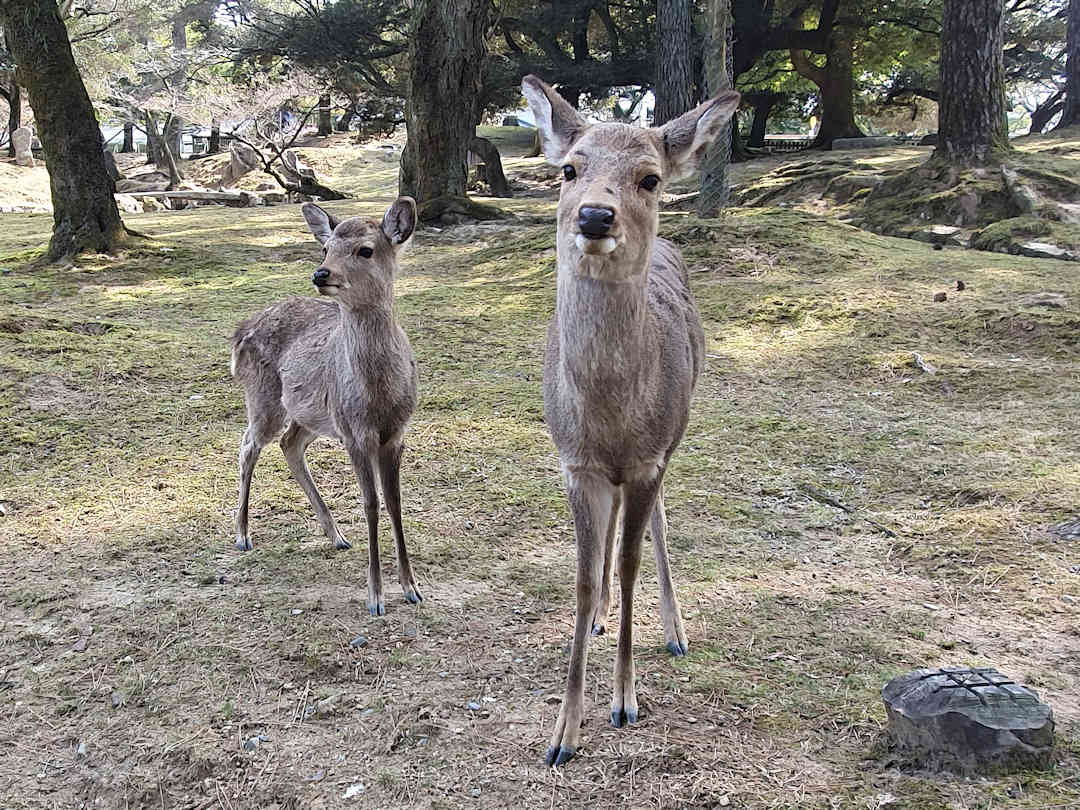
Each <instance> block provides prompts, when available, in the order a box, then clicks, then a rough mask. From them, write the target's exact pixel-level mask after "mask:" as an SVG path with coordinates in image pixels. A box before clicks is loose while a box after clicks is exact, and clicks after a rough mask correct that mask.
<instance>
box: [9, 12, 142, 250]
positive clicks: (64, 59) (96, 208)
mask: <svg viewBox="0 0 1080 810" xmlns="http://www.w3.org/2000/svg"><path fill="white" fill-rule="evenodd" d="M0 25H2V26H3V28H4V31H5V32H6V35H7V43H8V48H9V49H10V50H11V53H12V55H13V56H14V57H15V64H16V65H17V66H18V67H17V76H18V79H19V81H20V83H21V84H22V85H23V86H24V87H25V88H26V92H27V95H28V96H29V99H30V106H31V108H32V109H33V110H34V118H35V120H36V122H37V126H38V137H40V138H41V146H42V149H43V150H44V152H45V164H46V166H47V167H48V170H49V186H50V190H51V192H52V204H53V233H52V239H51V240H50V242H49V248H48V251H47V252H46V254H45V257H44V258H45V260H46V261H59V260H62V259H65V258H68V257H71V256H74V255H76V254H78V253H81V252H84V251H95V252H99V253H105V252H109V251H112V250H114V249H115V248H116V247H117V246H118V245H120V244H121V243H122V242H123V241H124V240H125V236H126V231H125V229H124V223H123V222H122V221H121V220H120V213H119V211H117V208H116V199H115V198H114V197H113V194H114V193H115V191H116V186H115V184H114V183H113V181H112V179H111V178H110V177H109V172H108V170H107V169H106V168H105V155H104V152H103V148H104V143H103V140H102V137H101V129H100V128H99V126H98V121H97V117H96V116H95V115H94V107H93V105H92V104H91V103H90V97H89V96H88V95H87V92H86V86H85V85H84V84H83V81H82V77H81V76H80V75H79V69H78V68H77V67H76V65H75V58H74V56H73V55H72V53H71V42H70V40H69V39H68V33H67V29H66V28H65V27H64V23H63V22H62V21H61V19H60V15H59V13H58V10H57V5H56V2H55V0H6V2H4V3H0Z"/></svg>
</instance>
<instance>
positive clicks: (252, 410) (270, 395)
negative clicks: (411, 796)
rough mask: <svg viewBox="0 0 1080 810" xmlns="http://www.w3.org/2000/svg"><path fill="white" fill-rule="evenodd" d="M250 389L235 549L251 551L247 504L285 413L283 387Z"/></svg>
mask: <svg viewBox="0 0 1080 810" xmlns="http://www.w3.org/2000/svg"><path fill="white" fill-rule="evenodd" d="M269 389H270V390H266V391H250V390H249V391H248V392H247V393H248V395H247V412H248V426H247V430H245V431H244V438H243V439H241V441H240V493H239V498H238V506H237V509H236V548H237V549H238V550H240V551H251V549H252V545H251V537H250V536H249V535H248V506H249V504H250V502H251V479H252V477H253V476H254V475H255V464H256V462H257V461H258V460H259V454H260V453H261V452H262V449H263V448H264V447H265V446H266V445H268V444H269V443H270V442H272V441H273V440H274V437H275V436H277V435H278V433H280V432H281V428H282V427H283V423H284V419H285V413H284V409H283V408H282V407H281V404H280V389H278V390H277V391H276V392H275V391H274V389H273V386H270V387H269Z"/></svg>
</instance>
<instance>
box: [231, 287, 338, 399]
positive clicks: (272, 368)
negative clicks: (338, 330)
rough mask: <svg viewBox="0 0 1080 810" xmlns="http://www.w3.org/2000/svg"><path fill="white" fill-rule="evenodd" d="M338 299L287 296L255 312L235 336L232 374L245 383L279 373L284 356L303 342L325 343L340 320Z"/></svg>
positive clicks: (239, 327) (241, 325) (237, 330)
mask: <svg viewBox="0 0 1080 810" xmlns="http://www.w3.org/2000/svg"><path fill="white" fill-rule="evenodd" d="M338 318H339V309H338V305H337V303H336V302H335V301H331V300H328V299H325V298H300V297H294V298H286V299H285V300H284V301H279V302H278V303H276V304H273V305H272V306H270V307H268V308H266V309H265V310H263V311H262V312H260V313H259V314H258V315H253V316H251V317H250V318H248V319H247V320H246V321H244V322H243V323H241V324H240V325H239V326H238V327H236V331H235V332H234V333H233V336H232V347H233V354H232V373H233V376H234V377H235V378H236V379H237V380H239V381H240V382H241V383H243V384H244V385H245V386H246V385H248V384H249V383H252V382H256V378H258V377H261V376H263V375H265V374H273V375H274V376H278V373H279V371H278V370H279V368H280V365H281V362H282V360H283V358H284V357H285V356H286V354H288V352H289V350H290V349H291V348H293V347H294V346H295V345H297V344H298V342H300V341H304V342H305V343H308V344H311V343H315V342H321V343H325V341H326V338H327V337H328V336H329V335H330V332H331V331H332V330H333V329H334V327H335V326H336V325H337V323H338Z"/></svg>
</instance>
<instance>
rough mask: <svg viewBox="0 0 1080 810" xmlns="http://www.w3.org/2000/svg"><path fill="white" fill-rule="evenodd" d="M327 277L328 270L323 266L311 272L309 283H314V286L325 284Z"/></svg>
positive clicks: (328, 274) (328, 275)
mask: <svg viewBox="0 0 1080 810" xmlns="http://www.w3.org/2000/svg"><path fill="white" fill-rule="evenodd" d="M329 278H330V271H329V270H327V269H326V268H325V267H320V268H319V269H318V270H316V271H315V272H314V273H312V274H311V283H312V284H314V285H315V286H316V287H321V286H323V285H324V284H326V282H327V281H328V280H329Z"/></svg>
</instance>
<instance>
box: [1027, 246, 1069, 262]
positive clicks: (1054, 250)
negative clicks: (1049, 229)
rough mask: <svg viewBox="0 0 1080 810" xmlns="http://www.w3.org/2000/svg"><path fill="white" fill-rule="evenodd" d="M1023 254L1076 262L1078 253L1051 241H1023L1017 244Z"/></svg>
mask: <svg viewBox="0 0 1080 810" xmlns="http://www.w3.org/2000/svg"><path fill="white" fill-rule="evenodd" d="M1016 250H1017V252H1018V253H1019V254H1020V255H1021V256H1029V257H1031V258H1032V259H1061V260H1062V261H1066V262H1075V261H1076V254H1074V253H1072V252H1071V251H1068V250H1066V249H1065V248H1063V247H1058V246H1057V245H1052V244H1050V243H1049V242H1021V243H1020V244H1018V245H1017V246H1016Z"/></svg>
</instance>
